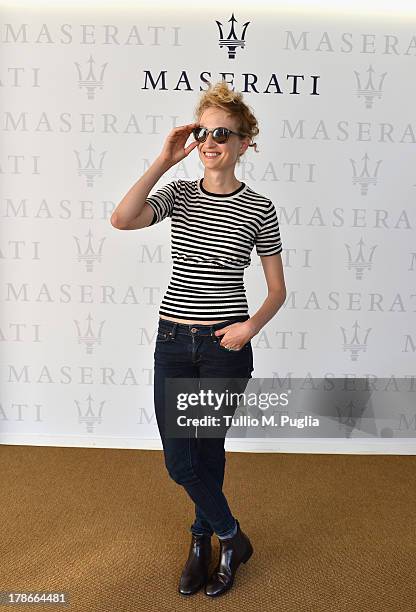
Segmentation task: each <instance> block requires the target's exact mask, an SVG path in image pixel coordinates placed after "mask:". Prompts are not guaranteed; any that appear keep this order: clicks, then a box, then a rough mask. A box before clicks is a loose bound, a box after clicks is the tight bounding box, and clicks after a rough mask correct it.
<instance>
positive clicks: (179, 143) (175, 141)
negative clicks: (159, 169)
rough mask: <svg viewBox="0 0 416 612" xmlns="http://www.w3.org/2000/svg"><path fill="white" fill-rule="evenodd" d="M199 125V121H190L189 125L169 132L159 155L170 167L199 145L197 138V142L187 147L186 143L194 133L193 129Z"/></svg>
mask: <svg viewBox="0 0 416 612" xmlns="http://www.w3.org/2000/svg"><path fill="white" fill-rule="evenodd" d="M198 125H199V124H198V123H188V124H187V125H181V126H179V127H176V128H173V130H171V131H170V132H169V134H168V136H167V138H166V140H165V144H164V145H163V149H162V151H161V153H160V155H159V158H160V160H161V161H162V162H163V163H164V164H166V165H167V166H169V167H170V166H174V165H175V164H177V163H178V162H180V161H181V160H182V159H184V158H185V157H187V155H189V153H190V152H191V151H192V150H193V149H195V147H197V146H198V142H197V141H196V140H195V142H192V143H191V144H190V145H188V146H187V147H185V143H186V141H187V140H188V138H189V136H190V135H191V134H192V130H193V129H194V128H196V127H197V126H198Z"/></svg>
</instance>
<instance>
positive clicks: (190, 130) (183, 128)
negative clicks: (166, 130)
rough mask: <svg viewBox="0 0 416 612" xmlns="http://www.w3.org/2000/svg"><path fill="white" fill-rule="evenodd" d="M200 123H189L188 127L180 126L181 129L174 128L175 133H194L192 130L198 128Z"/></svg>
mask: <svg viewBox="0 0 416 612" xmlns="http://www.w3.org/2000/svg"><path fill="white" fill-rule="evenodd" d="M198 125H199V123H187V124H186V125H180V126H179V127H176V128H173V130H172V131H173V132H185V131H188V132H192V130H193V129H194V128H196V127H198Z"/></svg>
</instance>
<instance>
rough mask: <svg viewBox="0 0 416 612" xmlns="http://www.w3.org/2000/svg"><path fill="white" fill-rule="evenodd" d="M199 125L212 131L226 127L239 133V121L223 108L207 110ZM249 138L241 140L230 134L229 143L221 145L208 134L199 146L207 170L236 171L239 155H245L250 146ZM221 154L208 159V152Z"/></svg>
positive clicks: (200, 155)
mask: <svg viewBox="0 0 416 612" xmlns="http://www.w3.org/2000/svg"><path fill="white" fill-rule="evenodd" d="M199 125H200V126H201V127H206V128H208V129H209V130H212V129H214V128H216V127H225V128H228V129H230V130H233V132H238V131H239V130H238V125H237V119H235V118H234V117H231V116H230V115H229V114H228V113H226V111H224V110H223V109H221V108H215V107H211V108H207V109H206V110H205V111H204V112H203V113H202V115H201V117H200V119H199ZM249 142H250V141H249V138H248V137H246V138H244V139H242V138H240V136H237V135H236V134H230V136H229V138H228V140H227V142H225V143H223V144H219V143H217V142H215V140H213V138H212V134H208V136H207V139H206V141H205V142H201V143H200V144H199V145H198V153H199V157H200V159H201V161H202V163H203V164H204V166H205V168H207V169H208V168H209V169H210V170H211V169H212V170H224V169H226V168H232V169H234V167H235V164H236V163H237V160H238V157H239V154H241V153H244V151H245V150H246V149H247V147H248V145H249ZM208 151H209V152H212V153H219V155H217V156H216V157H206V155H205V153H206V152H208Z"/></svg>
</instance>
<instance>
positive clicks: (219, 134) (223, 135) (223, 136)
mask: <svg viewBox="0 0 416 612" xmlns="http://www.w3.org/2000/svg"><path fill="white" fill-rule="evenodd" d="M228 133H229V132H228V130H227V129H225V128H215V130H214V132H213V133H212V137H213V138H214V140H215V142H219V143H221V142H226V141H227V140H228Z"/></svg>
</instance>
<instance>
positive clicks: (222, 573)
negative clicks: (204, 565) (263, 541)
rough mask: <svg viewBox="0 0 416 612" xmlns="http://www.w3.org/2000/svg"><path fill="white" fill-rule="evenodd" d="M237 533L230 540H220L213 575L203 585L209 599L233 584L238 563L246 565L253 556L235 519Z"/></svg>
mask: <svg viewBox="0 0 416 612" xmlns="http://www.w3.org/2000/svg"><path fill="white" fill-rule="evenodd" d="M236 523H237V533H236V534H235V536H233V537H232V538H227V539H225V540H220V558H219V561H218V564H217V567H216V568H215V570H214V572H213V574H212V575H211V577H210V579H209V580H208V582H207V584H206V585H205V594H206V595H209V596H210V597H216V596H217V595H222V594H223V593H225V592H226V591H228V590H229V589H230V588H231V587H232V586H233V582H234V576H235V573H236V571H237V568H238V566H239V565H240V563H246V562H247V561H248V560H249V559H250V557H251V555H252V554H253V546H252V545H251V542H250V540H249V539H248V537H247V536H246V534H245V533H244V532H243V531H241V529H240V523H239V522H238V520H237V519H236Z"/></svg>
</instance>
